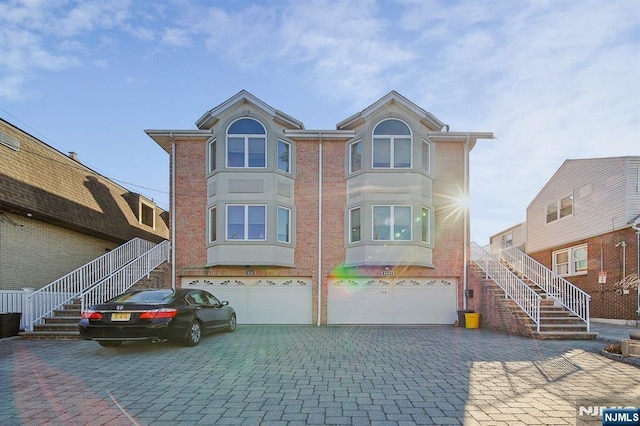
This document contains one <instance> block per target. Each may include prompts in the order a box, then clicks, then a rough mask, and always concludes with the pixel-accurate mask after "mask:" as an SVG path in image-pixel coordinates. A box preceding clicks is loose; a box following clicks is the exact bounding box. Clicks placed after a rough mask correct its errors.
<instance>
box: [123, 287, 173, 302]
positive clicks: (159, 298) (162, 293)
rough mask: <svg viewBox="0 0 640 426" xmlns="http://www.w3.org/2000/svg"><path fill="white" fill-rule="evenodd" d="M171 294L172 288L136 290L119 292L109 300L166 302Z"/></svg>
mask: <svg viewBox="0 0 640 426" xmlns="http://www.w3.org/2000/svg"><path fill="white" fill-rule="evenodd" d="M173 295H174V292H173V290H153V291H136V292H133V293H124V294H121V295H120V296H118V297H116V298H115V299H112V300H111V301H112V302H113V303H166V302H168V301H170V300H171V298H172V297H173Z"/></svg>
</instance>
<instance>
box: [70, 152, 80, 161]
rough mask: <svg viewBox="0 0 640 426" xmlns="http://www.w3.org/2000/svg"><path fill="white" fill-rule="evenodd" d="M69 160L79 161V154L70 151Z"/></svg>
mask: <svg viewBox="0 0 640 426" xmlns="http://www.w3.org/2000/svg"><path fill="white" fill-rule="evenodd" d="M69 158H71V159H72V160H73V161H78V162H79V160H78V153H77V152H74V151H69Z"/></svg>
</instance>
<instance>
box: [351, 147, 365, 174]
mask: <svg viewBox="0 0 640 426" xmlns="http://www.w3.org/2000/svg"><path fill="white" fill-rule="evenodd" d="M361 169H362V141H361V140H360V141H356V142H353V143H351V144H350V145H349V173H355V172H357V171H360V170H361Z"/></svg>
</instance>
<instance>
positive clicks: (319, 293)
mask: <svg viewBox="0 0 640 426" xmlns="http://www.w3.org/2000/svg"><path fill="white" fill-rule="evenodd" d="M318 137H319V139H320V144H319V145H318V149H319V152H318V278H317V281H318V307H317V310H318V315H317V316H318V319H317V324H316V325H317V326H318V327H320V320H321V317H322V132H318Z"/></svg>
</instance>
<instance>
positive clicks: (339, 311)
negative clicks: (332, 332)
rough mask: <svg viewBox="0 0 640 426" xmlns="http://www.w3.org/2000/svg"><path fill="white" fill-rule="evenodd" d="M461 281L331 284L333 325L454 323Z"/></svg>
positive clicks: (372, 280)
mask: <svg viewBox="0 0 640 426" xmlns="http://www.w3.org/2000/svg"><path fill="white" fill-rule="evenodd" d="M457 284H458V283H457V280H453V279H424V278H417V279H407V278H402V279H400V278H398V279H378V278H343V279H334V280H331V281H330V282H329V299H328V322H329V324H453V323H454V322H455V321H456V319H457V311H456V306H457V303H456V300H457V287H458V285H457Z"/></svg>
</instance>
